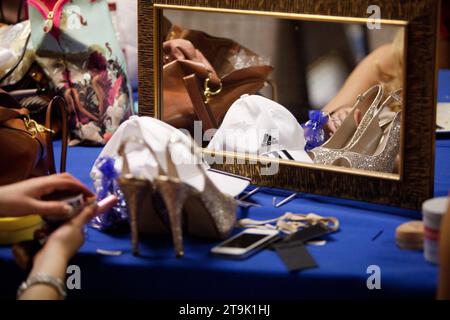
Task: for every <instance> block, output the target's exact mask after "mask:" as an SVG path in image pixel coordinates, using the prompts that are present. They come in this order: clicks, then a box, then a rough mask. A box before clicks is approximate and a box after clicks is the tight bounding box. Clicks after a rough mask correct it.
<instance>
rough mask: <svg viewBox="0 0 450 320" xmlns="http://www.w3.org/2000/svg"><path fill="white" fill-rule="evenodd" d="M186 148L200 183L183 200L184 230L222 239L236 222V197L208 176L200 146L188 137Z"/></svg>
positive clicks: (195, 234)
mask: <svg viewBox="0 0 450 320" xmlns="http://www.w3.org/2000/svg"><path fill="white" fill-rule="evenodd" d="M178 142H182V141H181V140H178ZM174 143H176V141H174ZM186 147H187V146H186ZM190 150H191V154H192V156H193V157H194V159H195V160H194V161H195V166H196V168H197V170H198V171H199V172H200V174H201V176H202V177H203V181H204V185H203V190H197V189H195V192H193V193H191V194H190V196H189V197H188V199H187V201H186V203H185V213H186V220H187V221H186V222H187V230H188V233H189V234H190V235H193V236H198V237H204V238H210V239H225V238H226V237H228V236H229V235H230V233H231V231H232V230H233V227H234V226H235V223H236V209H237V201H236V200H235V199H234V198H233V197H232V196H229V195H226V194H224V193H222V192H221V191H220V190H219V189H218V188H217V186H216V185H215V184H214V183H213V182H212V181H211V179H210V178H209V177H208V175H207V174H206V171H205V169H204V167H203V166H202V164H201V161H200V160H199V159H202V155H201V152H200V149H199V148H198V147H197V145H196V144H195V142H194V140H192V139H190ZM197 160H198V161H197Z"/></svg>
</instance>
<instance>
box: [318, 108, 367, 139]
mask: <svg viewBox="0 0 450 320" xmlns="http://www.w3.org/2000/svg"><path fill="white" fill-rule="evenodd" d="M351 111H352V107H342V108H340V109H338V110H337V111H335V112H333V113H332V114H331V115H330V118H329V120H328V123H327V124H326V125H325V127H324V129H325V131H326V132H327V133H328V134H329V135H333V134H335V133H336V131H337V130H338V129H339V127H340V126H341V125H342V123H343V122H344V121H345V119H346V118H347V117H348V116H349V114H350V112H351ZM353 120H354V121H355V124H356V126H358V125H359V124H360V123H361V120H362V112H361V110H359V109H356V110H355V112H354V113H353Z"/></svg>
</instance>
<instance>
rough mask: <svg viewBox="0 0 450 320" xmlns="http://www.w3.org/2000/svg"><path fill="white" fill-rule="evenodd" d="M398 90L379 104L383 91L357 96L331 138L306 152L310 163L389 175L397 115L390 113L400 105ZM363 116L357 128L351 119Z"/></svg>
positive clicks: (397, 137)
mask: <svg viewBox="0 0 450 320" xmlns="http://www.w3.org/2000/svg"><path fill="white" fill-rule="evenodd" d="M401 93H402V89H398V90H395V91H392V92H391V93H389V94H388V96H387V98H386V99H385V100H384V101H382V98H383V88H382V86H381V85H376V86H373V87H372V88H370V89H369V90H367V91H366V92H365V93H363V94H362V95H360V96H359V97H358V99H357V102H356V103H355V105H354V106H353V107H352V109H351V111H350V113H349V115H348V116H347V118H346V119H345V120H344V122H343V123H342V125H341V126H340V127H339V129H338V130H337V131H336V132H335V134H334V135H333V136H332V137H331V138H330V139H329V140H328V141H327V142H326V143H325V144H323V145H322V146H321V147H318V148H315V149H313V150H311V151H310V153H309V155H310V157H311V158H312V159H313V161H314V163H317V164H325V165H334V166H342V167H348V168H354V169H362V170H369V171H377V172H388V173H391V172H393V171H394V168H395V158H396V156H397V155H398V153H399V150H400V125H401V112H391V111H390V108H391V106H392V105H393V104H395V103H397V104H402V99H401ZM357 109H359V110H360V111H361V113H362V115H363V117H362V120H361V122H360V123H359V125H356V123H355V120H354V116H355V112H356V110H357Z"/></svg>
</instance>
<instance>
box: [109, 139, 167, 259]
mask: <svg viewBox="0 0 450 320" xmlns="http://www.w3.org/2000/svg"><path fill="white" fill-rule="evenodd" d="M129 143H137V144H140V145H142V146H144V147H146V148H147V149H148V150H149V151H150V153H151V154H153V151H152V150H151V148H150V147H149V146H148V145H147V144H146V143H145V142H144V141H143V140H141V139H137V138H134V137H133V138H130V139H127V140H125V141H124V142H123V143H122V144H121V146H120V147H119V152H118V153H119V155H120V156H121V157H122V159H123V167H122V175H121V176H120V177H119V179H118V182H119V185H120V188H121V190H122V192H123V194H124V196H125V200H126V202H127V207H128V214H129V217H130V228H131V242H132V252H133V255H136V256H137V255H139V233H140V232H141V233H145V234H165V233H168V232H169V230H168V228H167V226H166V224H165V222H164V219H163V217H162V215H161V214H159V212H160V211H159V210H157V209H158V208H156V207H155V205H157V204H158V203H161V199H159V197H158V194H157V192H156V189H155V187H154V185H153V183H152V182H151V181H150V180H149V179H148V178H146V177H141V176H135V175H133V174H131V173H130V167H129V164H128V158H127V156H126V146H127V145H128V144H129ZM153 156H154V154H153ZM154 157H155V156H154ZM155 159H156V157H155ZM158 173H159V174H160V175H161V174H163V172H162V171H161V168H160V166H159V165H158Z"/></svg>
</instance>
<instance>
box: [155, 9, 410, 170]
mask: <svg viewBox="0 0 450 320" xmlns="http://www.w3.org/2000/svg"><path fill="white" fill-rule="evenodd" d="M161 16H162V19H161V21H160V23H161V28H160V30H161V34H160V35H159V47H160V53H159V54H160V59H159V61H161V68H160V70H161V73H162V76H161V81H162V83H161V84H160V85H161V87H162V98H161V105H160V115H161V118H162V119H163V120H164V121H166V122H167V123H169V124H171V125H172V126H174V127H176V128H180V129H184V130H187V131H189V132H190V133H191V134H192V135H193V136H194V137H195V138H196V140H197V142H198V143H199V144H202V145H203V146H204V147H206V148H207V149H210V150H216V151H219V150H220V151H236V152H239V153H247V154H255V155H260V156H267V157H271V158H279V159H284V160H292V161H299V162H305V163H315V164H321V165H331V166H336V167H347V168H353V169H361V170H368V171H376V172H383V173H399V170H400V163H401V159H400V149H401V148H400V142H401V115H402V113H401V110H402V106H403V104H402V99H403V95H404V94H403V91H402V88H403V87H404V84H403V74H404V47H405V41H404V39H405V36H404V32H405V31H404V26H399V25H387V24H383V25H381V26H380V28H378V29H377V28H375V29H369V28H368V26H367V25H366V24H363V23H339V22H322V21H321V22H318V21H305V20H291V19H282V18H279V17H273V16H256V15H247V14H234V13H233V14H231V13H216V12H199V11H184V10H172V9H170V10H168V9H164V10H163V11H162V14H161Z"/></svg>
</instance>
